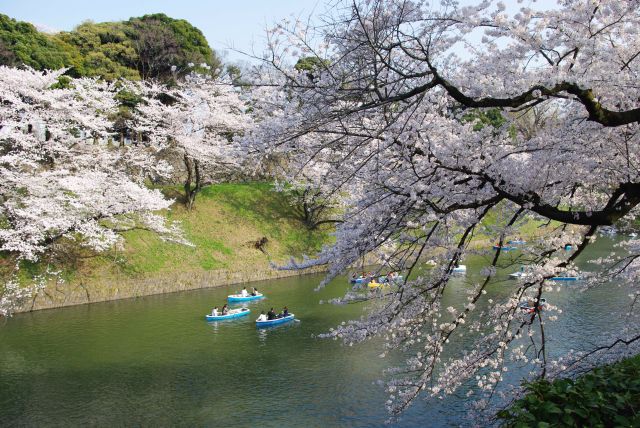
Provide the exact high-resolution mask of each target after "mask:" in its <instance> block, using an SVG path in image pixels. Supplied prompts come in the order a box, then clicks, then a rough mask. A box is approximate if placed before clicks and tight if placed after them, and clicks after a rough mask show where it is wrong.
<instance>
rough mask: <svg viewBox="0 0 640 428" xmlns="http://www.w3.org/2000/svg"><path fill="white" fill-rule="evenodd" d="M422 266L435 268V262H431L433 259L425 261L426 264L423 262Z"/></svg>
mask: <svg viewBox="0 0 640 428" xmlns="http://www.w3.org/2000/svg"><path fill="white" fill-rule="evenodd" d="M424 264H425V265H427V266H437V263H436V261H435V260H433V259H429V260H427V261H426V262H424Z"/></svg>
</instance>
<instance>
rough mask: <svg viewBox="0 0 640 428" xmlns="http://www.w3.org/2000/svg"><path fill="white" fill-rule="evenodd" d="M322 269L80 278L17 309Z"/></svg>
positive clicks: (53, 286)
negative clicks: (112, 278)
mask: <svg viewBox="0 0 640 428" xmlns="http://www.w3.org/2000/svg"><path fill="white" fill-rule="evenodd" d="M323 271H324V268H323V267H319V268H313V269H305V270H303V271H280V270H275V269H269V268H267V269H264V268H263V269H260V268H256V269H251V270H249V271H247V272H243V271H232V270H227V269H220V270H215V271H208V272H176V273H171V274H164V275H162V276H158V277H149V278H140V279H134V278H126V279H123V280H121V281H119V282H117V283H114V282H103V281H100V280H99V279H98V280H95V279H92V280H91V282H90V283H84V282H83V281H82V280H78V281H74V282H73V283H68V284H67V283H63V284H59V283H50V284H48V285H47V287H46V288H45V289H44V290H41V291H40V292H39V293H38V294H37V295H36V296H34V298H33V299H32V300H31V301H30V302H28V303H27V304H25V305H24V306H23V307H22V308H20V310H18V311H17V312H30V311H37V310H41V309H52V308H60V307H63V306H73V305H82V304H87V303H96V302H105V301H109V300H118V299H129V298H132V297H141V296H149V295H152V294H164V293H174V292H177V291H186V290H195V289H199V288H210V287H220V286H223V285H231V284H242V283H248V282H253V281H263V280H269V279H276V278H285V277H290V276H297V275H306V274H310V273H318V272H323Z"/></svg>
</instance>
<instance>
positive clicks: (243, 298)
mask: <svg viewBox="0 0 640 428" xmlns="http://www.w3.org/2000/svg"><path fill="white" fill-rule="evenodd" d="M263 297H264V294H261V293H257V294H256V295H255V296H252V295H248V296H243V295H242V294H231V295H229V296H227V301H229V302H247V301H249V300H258V299H262V298H263Z"/></svg>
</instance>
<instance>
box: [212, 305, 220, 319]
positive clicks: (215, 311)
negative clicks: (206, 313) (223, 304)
mask: <svg viewBox="0 0 640 428" xmlns="http://www.w3.org/2000/svg"><path fill="white" fill-rule="evenodd" d="M218 315H219V312H218V307H217V306H216V307H215V308H213V310H212V311H211V316H214V317H217V316H218Z"/></svg>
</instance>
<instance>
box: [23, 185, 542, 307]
mask: <svg viewBox="0 0 640 428" xmlns="http://www.w3.org/2000/svg"><path fill="white" fill-rule="evenodd" d="M163 190H164V192H165V193H166V194H167V195H168V196H169V197H172V198H174V199H176V201H177V202H176V203H175V204H174V205H173V206H172V208H171V210H167V211H166V212H164V213H163V214H164V215H165V216H166V217H167V219H168V220H170V221H178V222H179V223H180V224H181V227H182V229H183V230H184V231H185V235H186V237H187V238H188V239H189V241H190V242H192V243H193V244H194V246H191V247H190V246H185V245H180V244H175V243H171V242H165V241H162V240H161V239H160V238H159V237H158V236H157V235H155V234H154V233H152V232H149V231H146V230H131V231H128V232H125V233H123V242H122V245H120V246H118V247H117V248H114V249H112V250H111V251H108V252H105V253H101V254H92V253H86V250H83V249H82V248H80V247H79V246H78V245H77V243H75V242H62V243H60V245H61V246H64V251H60V254H61V255H62V257H60V256H59V257H58V258H57V259H54V260H49V261H48V263H47V264H45V263H40V264H32V265H28V264H24V265H23V266H21V267H22V272H25V273H27V274H28V276H25V277H23V278H22V280H23V281H24V283H29V281H30V280H31V278H33V277H36V276H37V275H40V274H42V272H43V270H44V269H45V268H46V266H47V265H48V266H49V267H50V268H52V270H58V271H60V272H61V273H60V275H59V277H57V278H56V280H55V281H51V282H49V283H48V284H47V286H46V287H45V288H44V289H42V290H40V291H39V292H38V293H37V294H35V295H34V296H33V298H31V299H30V300H29V301H27V302H26V303H25V304H24V305H23V306H22V307H21V308H19V309H18V311H17V312H29V311H36V310H41V309H52V308H59V307H64V306H73V305H81V304H87V303H95V302H104V301H110V300H119V299H128V298H136V297H142V296H148V295H154V294H164V293H173V292H178V291H186V290H194V289H200V288H210V287H219V286H225V285H232V284H246V283H250V282H253V281H261V280H269V279H276V278H285V277H289V276H297V275H305V274H308V273H318V272H321V271H324V268H323V267H320V268H317V269H309V270H305V271H281V270H277V269H275V268H273V265H272V263H275V264H281V265H282V264H285V263H286V262H287V261H288V260H289V258H290V257H292V256H293V257H301V256H303V255H305V254H307V255H313V254H316V253H317V252H318V251H319V250H320V249H321V248H322V246H323V245H326V244H330V243H331V242H333V237H332V235H331V232H332V229H331V227H329V226H325V227H324V228H317V229H314V230H309V229H308V228H307V227H306V226H305V225H304V224H303V222H302V221H301V220H300V219H299V218H297V217H296V215H295V212H296V210H295V206H294V205H293V202H292V201H291V200H290V199H289V198H288V197H287V195H286V194H283V193H281V192H276V191H275V190H274V189H273V185H272V184H271V183H266V182H253V183H225V184H218V185H212V186H207V187H205V188H203V190H202V192H201V193H200V194H199V196H198V199H197V200H196V204H195V209H194V210H192V211H187V210H186V209H185V208H184V206H183V205H182V204H181V203H180V202H179V200H180V193H179V191H178V189H177V188H171V187H168V188H164V189H163ZM485 222H486V225H487V230H486V231H485V230H484V229H483V230H481V231H479V233H478V234H477V235H476V236H475V237H474V240H473V242H472V243H471V245H470V246H469V248H470V249H476V250H477V249H482V248H490V247H491V245H493V240H492V239H491V238H490V237H489V236H490V235H491V227H490V226H492V225H495V224H498V223H500V222H504V219H503V218H502V217H500V216H499V215H496V214H493V215H492V216H490V217H489V218H488V219H486V221H485ZM519 231H520V232H521V236H523V237H525V238H526V239H529V238H530V237H532V236H534V235H535V234H540V233H543V232H542V231H541V229H540V228H539V223H537V222H535V221H533V220H530V221H527V222H526V223H523V224H522V225H520V227H519ZM425 257H426V258H429V257H431V256H425ZM366 264H375V260H374V257H370V258H369V259H368V260H367V261H366Z"/></svg>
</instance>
